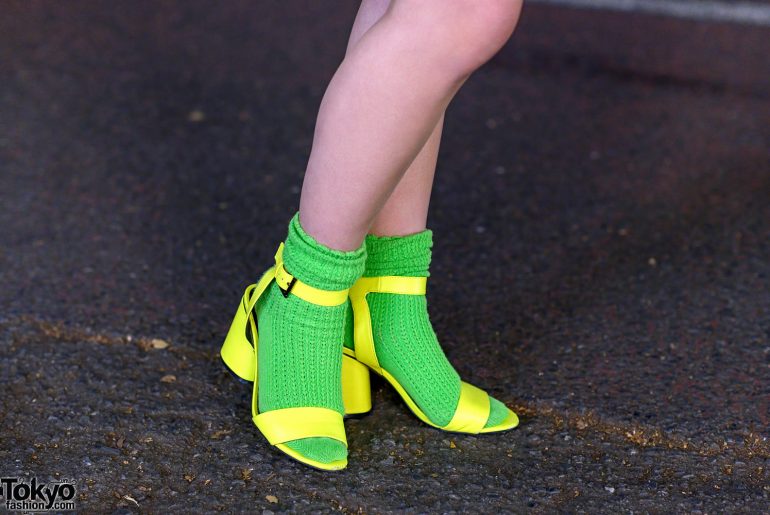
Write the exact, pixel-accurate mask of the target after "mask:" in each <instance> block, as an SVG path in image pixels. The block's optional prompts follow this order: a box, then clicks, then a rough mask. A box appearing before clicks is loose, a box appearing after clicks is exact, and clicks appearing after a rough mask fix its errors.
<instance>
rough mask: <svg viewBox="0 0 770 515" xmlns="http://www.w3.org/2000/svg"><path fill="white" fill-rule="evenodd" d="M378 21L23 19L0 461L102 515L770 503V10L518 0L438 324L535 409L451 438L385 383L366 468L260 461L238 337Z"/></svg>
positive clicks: (93, 6)
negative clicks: (317, 127)
mask: <svg viewBox="0 0 770 515" xmlns="http://www.w3.org/2000/svg"><path fill="white" fill-rule="evenodd" d="M355 9H356V3H355V2H352V1H344V2H334V3H331V2H323V3H322V2H311V1H309V0H303V1H299V0H292V1H289V2H282V3H279V2H247V1H242V0H232V1H229V2H218V3H212V2H204V1H202V0H194V1H181V0H180V1H172V0H169V1H165V2H151V1H148V0H143V1H132V2H107V1H101V2H86V1H81V0H77V1H70V2H56V3H54V2H25V1H20V0H18V1H6V2H4V3H3V6H2V12H3V14H2V16H0V286H2V287H0V358H1V360H2V361H0V383H1V384H2V385H3V395H2V396H0V420H2V429H1V430H0V477H26V478H29V477H32V476H35V477H37V478H38V480H40V481H54V480H60V479H64V478H68V479H74V480H75V483H76V486H77V495H76V498H75V501H76V502H77V506H78V509H79V510H80V511H82V512H84V513H139V512H147V513H175V512H184V513H203V512H216V511H222V512H242V511H249V512H257V513H269V512H276V513H277V512H284V511H286V512H306V511H315V512H328V511H343V512H366V513H388V512H413V513H418V512H425V513H438V512H448V513H451V512H478V513H495V512H505V513H508V512H514V513H520V512H525V511H533V512H536V513H537V512H540V513H554V512H569V513H631V512H633V513H726V512H730V513H737V512H740V513H761V512H768V511H770V510H769V506H770V440H768V437H770V288H769V286H770V257H769V256H770V202H769V201H768V199H770V151H769V150H768V149H769V148H770V73H769V72H770V28H768V27H763V26H751V25H741V24H734V23H721V22H716V21H711V22H704V21H695V20H687V19H681V18H670V17H666V16H658V15H649V14H634V13H628V12H606V11H599V10H583V9H573V8H567V7H562V6H556V5H542V4H532V5H526V6H525V8H524V13H523V16H522V19H521V22H520V26H519V29H518V30H517V32H516V34H515V35H514V37H513V38H512V40H511V41H510V43H509V44H508V45H507V46H506V47H505V48H504V49H503V50H502V51H501V52H500V54H499V55H498V56H497V57H496V58H494V59H493V60H492V61H491V62H490V63H488V64H487V65H486V66H485V67H484V68H483V69H482V70H480V71H479V72H478V73H477V74H476V75H475V76H474V77H473V78H472V79H471V80H470V81H469V82H468V84H467V85H466V86H465V87H464V88H463V90H462V91H461V92H460V93H459V95H458V96H457V98H456V100H455V102H454V103H453V104H452V106H451V107H450V109H449V112H448V116H447V125H446V131H445V136H444V141H443V146H442V150H441V156H440V162H439V170H438V174H437V180H436V186H435V194H434V199H433V202H432V206H431V212H430V220H429V224H430V228H431V229H433V231H434V239H435V247H434V261H433V265H432V276H431V279H430V282H429V291H428V297H429V306H430V312H431V317H432V319H433V322H434V325H435V327H436V330H437V333H438V335H439V337H440V340H441V341H442V343H443V345H444V347H445V349H446V351H447V354H448V355H449V357H450V359H451V360H452V361H453V363H455V365H456V367H457V369H458V370H459V371H460V373H461V375H462V376H463V377H464V378H465V379H466V380H468V381H470V382H473V383H475V384H478V385H479V386H482V387H484V388H486V389H488V390H489V391H490V392H491V393H492V394H493V395H495V396H496V397H498V398H499V399H501V400H503V401H504V402H506V403H507V404H509V405H510V406H512V407H514V408H515V409H516V410H517V411H518V413H519V414H520V416H521V419H522V423H521V425H520V427H519V428H517V429H516V430H514V431H511V432H509V433H506V434H504V435H485V436H468V435H455V434H445V433H441V432H438V431H436V430H434V429H431V428H428V427H426V426H424V425H421V424H420V423H419V422H418V421H417V419H415V418H414V417H413V416H411V414H410V413H409V412H408V410H407V408H406V407H405V406H404V405H403V403H402V402H401V401H400V399H399V398H398V397H397V396H396V395H395V394H394V393H393V392H392V391H391V390H390V389H389V388H387V387H386V385H384V384H382V383H381V382H375V384H374V386H375V399H374V400H375V409H374V411H373V412H372V413H371V414H370V415H368V416H366V417H363V418H360V419H353V420H350V421H348V422H347V423H346V427H347V433H348V440H349V443H350V449H351V452H350V466H349V467H348V468H347V469H346V470H344V471H342V472H339V473H323V472H319V471H315V470H312V469H309V468H307V467H305V466H302V465H300V464H297V463H295V462H293V461H292V460H290V459H289V458H287V457H285V456H284V455H283V454H281V453H280V452H277V451H275V450H274V449H271V448H270V447H269V446H268V444H267V443H266V442H265V441H264V439H263V438H262V437H261V435H259V433H258V432H257V430H256V428H255V427H254V426H253V424H252V423H251V420H250V413H249V402H250V390H249V388H248V387H246V386H244V385H243V384H240V383H238V382H236V381H234V380H233V379H232V377H231V376H230V375H228V373H227V372H226V371H225V370H224V369H223V367H222V366H221V364H220V362H219V357H218V350H219V345H220V343H221V340H222V338H223V337H224V334H225V331H226V330H227V327H228V324H229V322H230V319H231V316H232V315H233V312H234V310H235V308H236V306H237V303H238V301H239V299H240V296H241V294H242V292H243V288H245V286H246V285H247V284H249V283H250V282H253V281H254V280H255V279H256V278H257V276H258V274H260V273H261V272H262V271H263V270H264V269H265V268H266V267H267V266H269V265H270V264H271V261H272V256H273V253H274V252H275V249H276V245H277V243H278V242H279V241H280V238H282V237H283V236H284V235H285V231H286V224H287V223H288V220H289V218H290V217H291V215H292V214H293V213H294V212H295V210H296V209H297V206H298V200H299V191H300V185H301V181H302V175H303V171H304V165H305V163H306V159H307V155H308V152H309V148H310V143H311V137H312V130H313V124H314V118H315V113H316V111H317V108H318V104H319V102H320V99H321V96H322V94H323V91H324V88H325V85H326V83H327V81H328V80H329V78H330V77H331V74H332V73H333V71H334V68H335V66H336V64H337V63H338V62H339V61H340V59H341V57H342V55H343V52H344V45H345V40H346V37H347V30H348V27H349V26H350V23H351V21H352V19H353V17H354V15H355ZM0 500H2V499H0ZM3 506H4V503H0V511H2V509H3Z"/></svg>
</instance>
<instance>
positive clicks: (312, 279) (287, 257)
mask: <svg viewBox="0 0 770 515" xmlns="http://www.w3.org/2000/svg"><path fill="white" fill-rule="evenodd" d="M283 262H284V265H285V266H286V270H287V271H288V272H289V273H290V274H292V275H293V276H294V277H296V278H297V279H299V280H300V281H302V282H304V283H307V284H309V285H310V286H313V287H314V288H319V289H322V290H345V289H347V288H350V287H351V286H352V285H353V283H354V282H355V281H356V280H357V279H358V278H359V277H361V274H362V273H363V271H364V266H365V263H366V245H365V244H364V243H362V244H361V246H360V247H359V248H357V249H356V250H351V251H347V252H346V251H340V250H335V249H332V248H330V247H327V246H326V245H323V244H322V243H319V242H318V241H316V239H315V238H313V237H312V236H310V235H309V234H308V233H306V232H305V230H304V229H303V228H302V225H301V224H300V221H299V212H297V213H296V214H295V215H294V216H293V217H292V219H291V221H290V222H289V233H288V235H287V236H286V241H285V242H284V249H283Z"/></svg>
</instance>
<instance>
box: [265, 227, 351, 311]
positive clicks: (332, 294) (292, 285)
mask: <svg viewBox="0 0 770 515" xmlns="http://www.w3.org/2000/svg"><path fill="white" fill-rule="evenodd" d="M274 273H275V282H276V283H278V287H279V288H280V289H281V293H283V296H284V297H288V296H289V293H292V294H294V295H296V296H297V297H299V298H300V299H302V300H306V301H308V302H310V303H312V304H318V305H319V306H339V305H340V304H344V303H345V301H347V298H348V290H321V289H318V288H314V287H312V286H310V285H309V284H306V283H303V282H302V281H300V280H299V279H297V278H296V277H294V276H293V275H291V274H290V273H289V272H287V271H286V268H284V266H283V242H281V244H280V245H279V246H278V251H277V252H276V253H275V272H274Z"/></svg>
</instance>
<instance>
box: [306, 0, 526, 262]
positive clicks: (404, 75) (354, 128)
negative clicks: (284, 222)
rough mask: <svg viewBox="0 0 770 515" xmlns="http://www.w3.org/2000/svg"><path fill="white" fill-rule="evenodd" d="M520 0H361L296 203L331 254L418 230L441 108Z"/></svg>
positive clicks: (502, 38) (507, 25) (491, 48)
mask: <svg viewBox="0 0 770 515" xmlns="http://www.w3.org/2000/svg"><path fill="white" fill-rule="evenodd" d="M520 9H521V0H484V2H479V1H478V0H390V1H385V0H364V1H363V2H362V5H361V9H360V10H359V13H358V16H357V18H356V22H355V23H354V26H353V30H352V33H351V37H350V42H349V44H348V49H347V53H346V55H345V58H344V60H343V61H342V63H341V64H340V66H339V68H338V70H337V72H336V73H335V75H334V77H333V78H332V80H331V82H330V84H329V86H328V88H327V90H326V94H325V95H324V98H323V101H322V102H321V107H320V109H319V114H318V120H317V123H316V129H315V135H314V140H313V147H312V150H311V154H310V159H309V161H308V167H307V171H306V173H305V180H304V183H303V186H302V195H301V199H300V209H299V211H300V220H301V223H302V226H303V228H304V229H305V231H307V232H308V234H310V235H311V236H313V237H314V238H315V239H316V240H317V241H319V242H320V243H322V244H324V245H326V246H328V247H331V248H333V249H337V250H341V251H350V250H354V249H357V248H358V247H360V245H361V243H362V241H363V238H364V236H365V235H366V234H367V232H371V233H373V234H377V235H403V234H411V233H414V232H418V231H421V230H423V229H425V226H426V219H427V211H428V203H429V199H430V192H431V188H432V184H433V176H434V173H435V168H436V158H437V155H438V148H439V143H440V140H441V127H442V125H443V118H444V112H445V110H446V107H447V105H448V104H449V102H450V101H451V100H452V98H453V97H454V95H455V94H456V92H457V90H458V89H459V88H460V86H461V85H462V84H463V83H464V82H465V80H466V79H467V78H468V77H469V76H470V74H471V73H473V71H475V70H476V69H477V68H478V67H479V66H481V65H482V64H483V63H484V62H486V61H487V60H488V59H489V58H491V57H492V56H493V55H494V54H495V53H496V52H497V51H498V50H499V49H500V47H501V46H502V45H503V44H504V43H505V42H506V41H507V40H508V38H509V37H510V35H511V33H512V31H513V29H514V27H515V25H516V22H517V20H518V17H519V13H520Z"/></svg>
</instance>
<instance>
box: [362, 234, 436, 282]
mask: <svg viewBox="0 0 770 515" xmlns="http://www.w3.org/2000/svg"><path fill="white" fill-rule="evenodd" d="M365 243H366V253H367V258H366V269H365V270H364V277H375V276H378V275H398V276H402V277H429V276H430V273H429V272H428V268H429V267H430V259H431V248H432V247H433V231H431V230H430V229H425V230H424V231H421V232H418V233H415V234H408V235H406V236H375V235H373V234H368V235H367V236H366V241H365Z"/></svg>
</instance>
